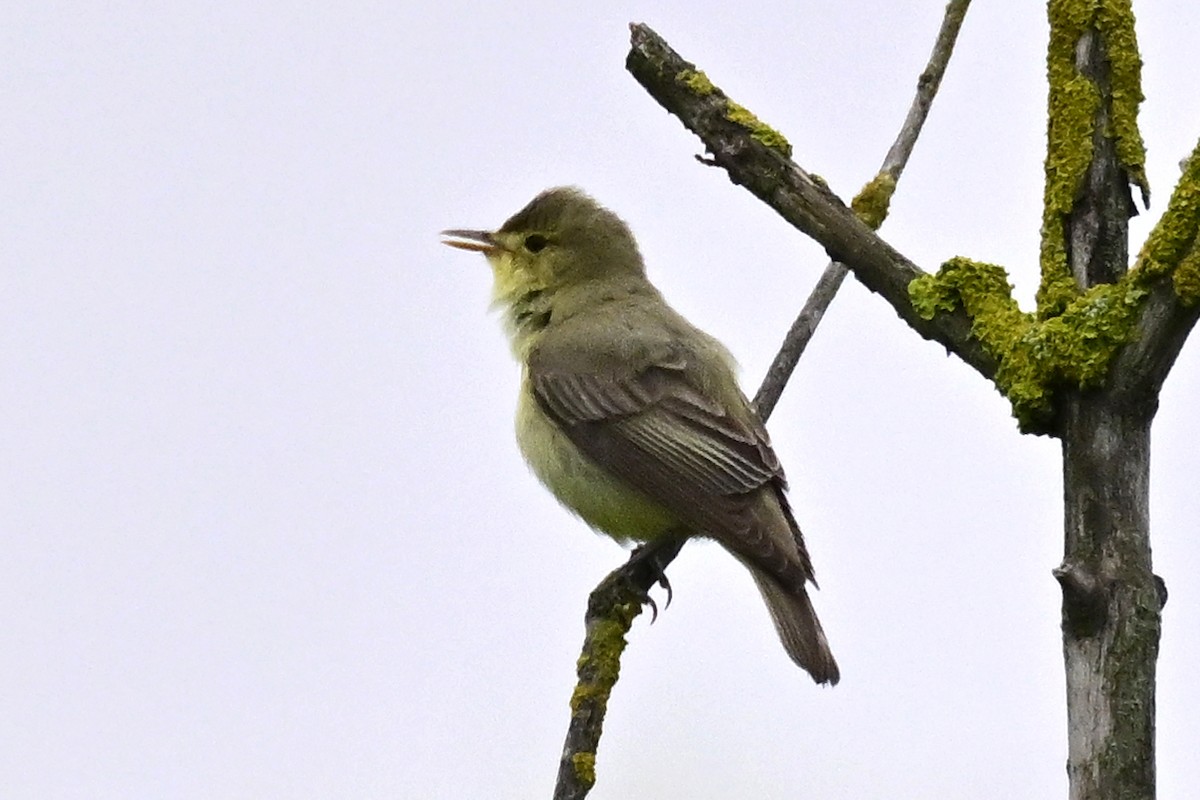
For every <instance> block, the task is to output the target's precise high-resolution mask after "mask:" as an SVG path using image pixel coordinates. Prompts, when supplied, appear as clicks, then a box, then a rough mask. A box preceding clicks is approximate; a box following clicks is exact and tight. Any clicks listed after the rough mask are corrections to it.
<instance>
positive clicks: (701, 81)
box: [675, 69, 718, 97]
mask: <svg viewBox="0 0 1200 800" xmlns="http://www.w3.org/2000/svg"><path fill="white" fill-rule="evenodd" d="M675 80H676V81H678V82H679V83H682V84H683V85H684V86H686V87H688V88H689V89H691V90H692V92H693V93H695V94H698V95H700V96H701V97H705V96H707V95H710V94H713V93H715V92H717V91H718V89H717V87H716V86H714V85H713V82H712V81H710V80H709V79H708V76H707V75H705V74H704V73H703V72H701V71H700V70H698V69H685V70H684V71H683V72H680V73H679V74H678V75H677V76H675Z"/></svg>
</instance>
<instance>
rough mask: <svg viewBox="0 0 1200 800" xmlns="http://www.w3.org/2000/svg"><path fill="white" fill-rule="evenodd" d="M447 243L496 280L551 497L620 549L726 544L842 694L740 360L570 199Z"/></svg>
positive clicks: (791, 636)
mask: <svg viewBox="0 0 1200 800" xmlns="http://www.w3.org/2000/svg"><path fill="white" fill-rule="evenodd" d="M442 235H443V236H444V237H446V238H445V239H444V241H443V243H444V244H447V245H450V246H451V247H455V248H459V249H462V250H468V251H475V252H480V253H482V254H483V255H484V256H486V258H487V261H488V263H489V264H490V266H491V270H492V278H493V287H492V288H493V292H492V298H493V306H494V307H495V308H497V309H499V310H500V312H501V316H502V320H503V324H504V328H505V330H506V332H507V334H508V337H509V341H510V344H511V347H512V352H513V355H514V356H515V357H516V359H517V361H518V362H519V363H520V364H521V372H522V375H521V383H520V390H519V394H518V401H517V413H516V432H517V442H518V445H519V448H520V450H521V453H522V455H523V456H524V459H525V461H526V462H527V463H528V465H529V467H530V468H531V470H532V472H533V473H534V475H535V476H536V477H537V478H538V479H539V480H540V481H541V483H542V484H544V485H545V487H546V488H548V489H549V490H550V492H551V493H552V494H553V495H554V496H555V497H556V498H557V499H558V501H559V502H560V503H562V504H563V505H564V506H566V507H567V508H568V509H569V510H571V511H572V512H574V513H575V514H576V515H577V516H579V517H580V518H582V519H583V520H584V521H585V522H586V523H588V524H589V525H590V526H591V527H593V528H594V529H596V530H598V531H600V532H602V533H605V534H608V535H609V536H611V537H612V538H614V539H616V540H617V541H619V542H622V543H629V542H634V543H649V542H662V541H665V540H667V539H672V538H674V539H683V540H686V539H690V538H694V537H700V538H707V539H711V540H714V541H716V542H717V543H719V544H720V545H721V546H722V547H723V548H724V549H725V550H727V551H728V552H729V553H730V554H732V555H733V557H734V558H736V559H737V560H738V561H740V562H741V563H742V564H743V565H745V567H746V568H747V569H748V570H749V572H750V574H751V576H752V577H753V579H754V582H755V584H757V587H758V590H759V592H760V593H761V595H762V597H763V600H764V601H765V602H766V606H767V609H768V610H769V612H770V615H771V619H772V621H773V622H774V626H775V629H776V632H777V633H778V635H779V639H780V641H781V643H782V644H783V647H784V650H785V651H786V652H787V654H788V656H789V657H790V658H791V660H792V661H793V662H795V663H796V664H797V665H798V666H800V667H801V668H802V669H804V670H805V671H806V672H807V673H808V674H809V675H810V676H811V677H812V678H813V680H814V681H816V682H817V683H818V684H828V685H834V684H836V683H837V682H838V680H839V678H840V671H839V668H838V665H837V662H836V661H835V659H834V657H833V653H832V651H831V650H830V647H829V642H828V640H827V639H826V636H825V633H824V631H823V630H822V628H821V623H820V621H819V620H818V619H817V615H816V611H815V610H814V608H813V605H812V602H811V599H810V597H809V594H808V585H809V584H812V586H813V587H814V588H815V587H816V578H815V575H814V572H813V566H812V561H811V559H810V558H809V554H808V550H807V548H806V546H805V543H804V537H803V535H802V534H801V531H800V526H799V525H798V524H797V522H796V518H795V516H794V514H793V512H792V509H791V507H790V505H789V503H788V500H787V497H786V495H785V491H786V489H787V481H786V479H785V477H784V472H783V468H782V466H781V465H780V463H779V459H778V458H777V457H776V454H775V451H774V450H773V448H772V447H771V441H770V438H769V436H768V435H767V431H766V428H765V427H764V425H763V423H762V421H761V420H760V418H759V417H758V415H757V414H756V413H755V411H754V409H753V408H752V406H751V404H750V402H749V401H748V400H747V398H746V396H745V394H743V393H742V391H741V390H740V389H739V387H738V383H737V378H736V365H735V362H734V359H733V357H732V355H731V354H730V353H729V351H728V350H727V349H726V348H725V347H724V346H723V345H722V344H721V343H720V342H718V341H717V340H716V339H715V338H713V337H712V336H709V335H708V334H706V333H704V332H703V331H701V330H700V329H699V328H697V327H695V326H694V325H692V324H691V323H690V322H688V321H687V320H686V319H684V317H683V316H681V315H680V314H679V313H677V312H676V311H675V310H674V309H673V308H671V306H670V305H668V304H667V302H666V300H665V299H664V298H663V296H662V294H661V293H660V292H659V291H658V289H656V288H655V287H654V285H653V284H652V283H651V282H650V280H649V279H648V277H647V275H646V269H645V264H644V261H643V258H642V256H641V253H640V252H639V249H638V246H637V242H636V241H635V239H634V236H633V234H632V232H631V230H630V228H629V226H628V225H627V224H626V223H625V222H624V221H623V220H622V219H621V218H620V217H618V216H617V215H616V214H614V213H613V212H612V211H609V210H608V209H607V208H605V207H604V206H602V205H600V204H599V203H598V202H596V201H595V200H594V199H592V198H591V197H590V196H589V195H587V194H586V193H584V192H583V191H582V190H580V189H577V188H575V187H557V188H552V189H547V190H546V191H543V192H542V193H540V194H538V195H537V196H536V197H535V198H534V199H533V200H532V201H530V202H529V203H528V204H527V205H526V206H525V207H524V208H522V209H521V210H520V211H518V212H517V213H515V214H513V215H512V216H511V217H509V219H508V220H507V221H506V222H505V223H504V224H503V225H501V226H500V228H498V229H496V230H494V231H489V230H468V229H450V230H446V231H442Z"/></svg>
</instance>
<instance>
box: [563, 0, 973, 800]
mask: <svg viewBox="0 0 1200 800" xmlns="http://www.w3.org/2000/svg"><path fill="white" fill-rule="evenodd" d="M969 5H970V0H951V2H950V3H949V4H948V5H947V6H946V14H945V18H944V19H943V21H942V27H941V29H940V31H939V32H938V37H937V41H936V43H935V44H934V48H933V54H932V55H931V56H930V59H929V63H928V64H927V65H926V67H925V70H924V71H923V72H922V73H921V76H920V78H919V79H918V81H917V95H916V98H915V99H914V100H913V103H912V107H911V108H910V109H909V112H908V116H907V118H906V119H905V121H904V125H903V127H902V128H901V130H900V133H899V135H898V136H897V137H896V141H895V142H894V143H893V144H892V147H891V149H890V150H888V153H887V156H886V157H885V158H884V160H883V166H882V167H881V168H880V173H879V175H877V176H876V178H875V180H873V181H872V182H871V184H868V188H869V187H871V186H872V185H876V186H878V184H879V182H880V177H884V178H886V179H887V188H886V197H885V198H884V206H883V208H882V209H881V210H879V213H878V214H877V216H876V215H864V216H871V217H872V218H871V220H870V221H871V222H873V223H874V224H873V226H872V227H878V226H879V224H880V223H881V222H882V221H883V217H884V216H886V214H887V209H886V199H887V198H890V196H891V192H892V191H893V190H894V189H895V184H896V181H897V179H899V177H900V174H901V173H902V172H903V171H904V167H905V165H906V164H907V163H908V158H909V156H910V155H911V153H912V150H913V146H914V145H915V144H916V141H917V137H918V136H919V135H920V132H921V127H922V126H923V125H924V123H925V119H926V117H927V116H928V114H929V108H930V105H931V104H932V102H933V98H934V96H935V95H936V94H937V90H938V87H939V85H940V84H941V80H942V75H943V74H945V70H946V65H947V64H948V63H949V61H950V54H951V53H952V52H953V50H954V42H955V39H956V37H957V35H958V31H959V28H960V27H961V26H962V20H963V16H964V15H965V14H966V11H967V7H968V6H969ZM865 191H866V190H864V192H865ZM846 272H847V268H846V266H845V265H844V264H842V263H841V262H840V261H836V260H834V261H831V262H830V264H829V266H827V267H826V268H825V272H824V273H823V274H822V275H821V277H820V279H819V280H818V281H817V285H816V287H815V288H814V289H813V291H812V293H811V294H810V295H809V298H808V300H807V302H806V303H805V305H804V309H803V310H802V311H801V312H800V315H799V316H798V317H797V319H796V321H795V323H793V325H792V328H791V330H790V331H789V332H788V335H787V338H786V339H785V340H784V343H783V346H782V347H781V348H780V351H779V353H778V355H776V357H775V361H774V363H773V364H772V365H771V368H770V370H768V372H767V375H766V378H765V379H764V380H763V384H762V386H761V387H760V388H759V390H758V393H757V394H756V395H755V399H754V404H755V407H756V408H757V410H758V413H759V415H760V416H761V417H762V418H763V420H764V421H765V420H766V419H767V418H768V417H769V416H770V415H771V412H772V411H773V410H774V408H775V404H776V403H777V402H778V400H779V396H780V394H781V393H782V392H783V387H784V385H785V384H786V383H787V381H788V378H789V377H790V376H791V374H792V371H793V370H794V369H795V366H796V363H797V362H798V361H799V359H800V355H801V354H802V353H803V352H804V348H805V347H806V346H807V344H808V342H809V340H810V339H811V338H812V335H813V332H814V331H815V330H816V327H817V324H818V323H819V322H820V321H821V317H822V316H823V315H824V313H825V309H826V308H828V307H829V303H830V302H831V301H832V300H833V297H834V295H835V294H836V293H837V290H838V287H839V286H840V285H841V283H842V280H843V279H844V278H845V277H846ZM683 541H684V540H683V539H675V540H670V541H666V542H658V543H653V544H651V545H649V546H648V547H649V548H650V550H651V552H650V555H649V557H647V552H646V550H645V549H643V550H642V551H641V552H635V554H634V556H632V557H631V558H630V560H629V561H628V562H626V563H625V564H624V565H622V566H620V567H618V568H617V569H616V570H614V571H613V572H611V573H610V574H609V575H608V576H607V577H606V578H605V579H604V580H603V581H601V582H600V585H599V586H597V587H596V588H595V589H594V590H593V591H592V593H591V595H590V596H589V598H588V609H587V614H586V615H585V628H586V631H585V635H584V643H583V651H582V653H581V654H580V657H579V661H578V662H577V673H578V683H577V684H576V687H575V691H574V693H573V694H572V696H571V722H570V725H569V726H568V729H567V736H566V741H565V743H564V745H563V752H562V756H561V759H560V761H559V771H558V781H557V784H556V785H555V790H554V800H582V799H583V798H584V797H586V796H587V794H588V792H589V791H591V788H592V786H593V785H594V784H595V781H596V750H597V748H598V746H599V744H600V736H601V733H602V731H603V726H604V715H605V712H606V711H607V708H608V698H609V695H610V693H611V692H612V689H613V686H614V685H615V684H616V682H617V678H618V677H619V674H620V667H621V654H622V652H623V651H624V649H625V643H626V639H625V637H626V635H627V634H628V633H629V629H630V627H631V626H632V625H633V620H634V619H635V618H636V617H637V616H638V614H640V613H641V610H642V606H643V604H644V603H645V602H646V599H647V598H648V597H649V592H650V590H651V588H653V586H654V585H655V584H656V583H660V582H662V581H663V570H665V569H666V566H667V565H668V564H669V563H670V562H671V561H672V560H673V559H674V558H675V556H676V555H677V554H678V552H679V549H680V547H681V546H682V545H683Z"/></svg>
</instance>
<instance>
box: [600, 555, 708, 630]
mask: <svg viewBox="0 0 1200 800" xmlns="http://www.w3.org/2000/svg"><path fill="white" fill-rule="evenodd" d="M684 541H686V538H685V537H683V536H662V537H660V538H658V539H654V540H652V541H649V542H646V543H645V544H642V545H639V546H638V547H636V548H634V551H633V553H632V554H630V556H629V560H628V561H626V562H625V563H624V564H622V565H621V566H620V567H618V568H616V569H615V570H613V571H612V572H610V573H609V574H608V577H606V578H605V579H604V580H603V581H602V582H601V584H600V586H599V587H597V590H598V591H600V592H603V591H604V590H606V589H614V588H616V587H617V586H618V585H620V586H623V587H624V588H625V589H627V590H628V591H631V592H632V593H633V594H634V595H635V596H636V597H637V599H638V600H639V601H640V602H641V603H642V604H643V605H648V606H650V614H651V617H650V621H651V623H653V622H654V621H655V620H656V619H658V604H657V603H655V602H654V598H653V597H651V596H650V589H651V588H653V587H654V586H655V585H656V584H657V585H659V586H661V587H663V588H664V589H666V590H667V603H666V605H665V606H663V607H664V608H667V607H668V606H670V605H671V597H672V591H671V582H670V581H669V580H667V573H666V569H667V565H668V564H670V563H671V561H672V560H673V559H674V558H675V556H676V555H678V554H679V549H680V548H681V547H683V543H684Z"/></svg>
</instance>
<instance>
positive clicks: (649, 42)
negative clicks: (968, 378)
mask: <svg viewBox="0 0 1200 800" xmlns="http://www.w3.org/2000/svg"><path fill="white" fill-rule="evenodd" d="M630 27H631V31H632V36H631V42H632V47H631V49H630V52H629V55H628V57H627V59H626V62H625V65H626V68H627V69H628V70H629V72H630V73H631V74H632V75H633V76H634V78H635V79H636V80H637V81H638V82H639V83H641V84H642V86H643V87H645V89H646V91H647V92H649V93H650V95H651V96H652V97H654V99H655V100H657V101H658V102H659V104H661V105H662V106H663V107H664V108H665V109H666V110H667V111H669V112H670V113H672V114H674V115H675V116H676V117H678V118H679V120H680V121H681V122H682V123H683V124H684V126H686V127H687V128H688V130H690V131H692V132H693V133H695V134H696V135H697V136H698V137H700V139H701V141H703V142H704V145H705V148H706V149H707V150H708V152H709V153H710V155H711V161H712V163H713V164H715V165H717V166H719V167H721V168H722V169H724V170H725V171H726V172H727V173H728V174H729V178H730V180H731V181H733V182H734V183H735V184H738V185H740V186H744V187H745V188H746V189H748V190H749V191H750V192H751V193H753V194H754V195H755V196H756V197H758V198H759V199H760V200H762V201H763V202H764V203H766V204H767V205H768V206H770V207H771V208H773V209H774V210H775V211H776V212H777V213H778V214H779V215H780V216H781V217H783V218H784V219H785V220H787V222H788V223H790V224H791V225H793V226H794V227H796V228H797V229H799V230H800V231H802V232H804V233H805V234H807V235H809V236H810V237H812V238H813V239H815V240H816V241H817V242H818V243H820V244H821V245H822V246H823V247H824V248H825V249H826V251H827V252H828V253H829V254H830V256H831V258H833V259H834V260H835V261H840V262H842V263H844V264H845V265H846V266H847V267H849V268H850V270H851V271H852V272H854V274H855V276H856V277H857V278H858V279H859V281H861V282H862V284H863V285H864V286H866V287H867V288H868V289H870V290H871V291H873V292H877V293H878V294H879V295H881V296H882V297H883V298H884V299H885V300H887V301H888V302H889V303H890V304H891V305H892V307H893V308H894V309H895V310H896V313H897V314H899V315H900V317H901V318H902V319H903V320H904V321H905V322H907V323H908V324H909V326H911V327H912V328H913V329H914V330H915V331H917V333H919V334H920V335H922V336H924V337H925V338H927V339H932V340H934V341H937V342H939V343H941V344H942V345H944V346H945V347H946V349H947V350H949V351H950V352H952V353H954V354H956V355H958V356H959V357H960V358H962V360H963V361H965V362H966V363H968V364H970V365H971V366H972V367H974V368H975V369H976V370H978V371H979V372H980V373H981V374H983V375H984V377H986V378H989V379H990V378H992V376H993V375H994V373H995V369H996V363H995V359H994V358H993V357H992V356H991V355H990V354H989V353H987V352H986V351H985V350H984V348H983V347H982V346H981V345H980V344H979V342H978V341H976V340H975V339H973V338H972V336H971V322H970V320H969V319H968V318H967V316H966V314H965V313H964V312H962V311H961V310H958V311H953V312H950V313H947V314H939V315H938V316H936V317H934V318H933V319H925V318H923V317H921V316H920V315H919V314H918V313H917V311H916V309H915V308H914V306H913V303H912V300H911V299H910V297H909V294H908V285H909V283H911V282H912V281H913V280H914V279H916V278H919V277H921V276H923V275H925V274H926V273H925V272H924V271H923V270H921V269H920V268H919V267H917V266H916V265H915V264H913V263H912V262H911V261H910V260H909V259H907V258H905V257H904V256H903V255H902V254H900V253H899V252H897V251H896V250H895V248H893V247H892V246H891V245H889V244H888V243H887V242H885V241H884V240H883V239H881V238H880V237H879V236H878V235H876V234H875V232H874V231H872V230H871V228H870V226H868V225H867V224H866V223H865V222H863V221H862V220H861V219H859V217H858V216H857V215H856V214H855V212H854V211H853V210H851V209H850V208H848V207H847V206H846V205H845V203H843V202H842V201H841V199H840V198H838V197H837V195H835V194H834V193H833V192H832V191H830V190H829V188H828V187H827V186H826V185H825V184H824V182H823V181H821V180H820V179H819V178H817V177H815V176H813V175H810V174H809V173H808V172H806V171H805V170H804V169H803V168H802V167H800V166H799V165H798V164H796V163H795V162H794V161H792V160H791V158H790V153H791V146H790V144H788V143H787V140H786V139H784V138H783V137H782V136H781V135H778V134H774V135H771V134H769V133H768V131H771V130H772V129H771V128H769V126H767V125H765V124H764V123H762V122H761V121H760V120H759V119H758V118H757V117H755V116H754V115H750V116H749V117H746V116H745V115H744V114H743V113H742V112H744V111H745V109H744V108H743V107H742V106H741V105H739V104H737V103H735V102H734V101H732V100H731V99H730V98H729V97H728V96H727V95H726V94H725V93H724V92H722V91H721V90H720V89H719V88H717V86H716V85H715V84H714V83H713V82H712V80H711V79H709V78H708V77H707V76H706V75H704V73H703V72H701V71H700V70H698V69H697V68H696V66H695V65H694V64H691V63H689V62H687V61H685V60H684V59H683V58H682V57H680V56H679V54H678V53H676V52H675V51H674V50H672V49H671V47H670V46H669V45H667V43H666V42H665V41H663V39H662V38H661V37H659V36H658V34H656V33H655V32H654V31H652V30H651V29H650V28H648V27H646V26H645V25H632V26H630ZM747 119H752V120H753V121H752V122H750V123H747V122H746V120H747Z"/></svg>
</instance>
